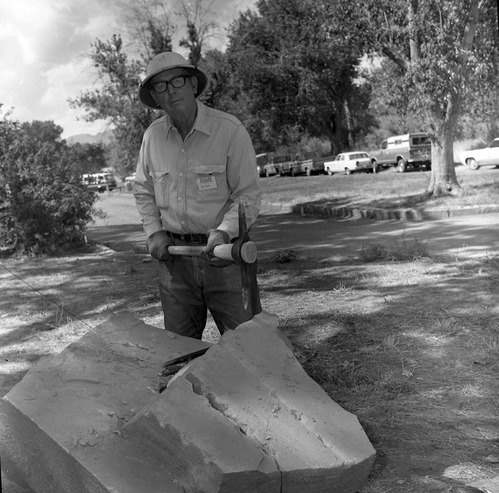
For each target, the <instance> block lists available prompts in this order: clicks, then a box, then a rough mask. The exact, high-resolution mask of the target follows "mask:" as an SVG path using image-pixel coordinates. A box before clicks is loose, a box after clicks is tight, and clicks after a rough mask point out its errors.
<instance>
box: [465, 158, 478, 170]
mask: <svg viewBox="0 0 499 493" xmlns="http://www.w3.org/2000/svg"><path fill="white" fill-rule="evenodd" d="M466 164H467V165H468V168H469V169H472V170H477V169H478V168H479V167H480V166H479V164H478V163H477V162H476V159H473V158H471V159H468V160H467V161H466Z"/></svg>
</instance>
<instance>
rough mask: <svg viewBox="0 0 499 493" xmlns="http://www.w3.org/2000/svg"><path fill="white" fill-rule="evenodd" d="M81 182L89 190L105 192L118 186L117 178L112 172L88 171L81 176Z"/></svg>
mask: <svg viewBox="0 0 499 493" xmlns="http://www.w3.org/2000/svg"><path fill="white" fill-rule="evenodd" d="M81 182H82V183H83V185H85V186H86V187H87V188H88V189H89V190H95V191H96V192H99V193H103V192H105V191H108V192H110V191H112V190H114V189H115V188H116V186H117V185H116V179H115V178H114V176H113V175H112V174H111V173H88V174H84V175H82V177H81Z"/></svg>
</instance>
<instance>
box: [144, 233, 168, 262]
mask: <svg viewBox="0 0 499 493" xmlns="http://www.w3.org/2000/svg"><path fill="white" fill-rule="evenodd" d="M172 244H173V243H172V241H171V239H170V237H169V236H168V233H167V232H166V231H164V230H161V231H156V233H153V234H152V235H151V236H149V237H148V238H147V241H146V246H147V250H148V251H149V253H150V254H151V257H154V258H155V259H156V260H171V259H172V256H171V255H170V254H169V253H168V247H169V246H170V245H172Z"/></svg>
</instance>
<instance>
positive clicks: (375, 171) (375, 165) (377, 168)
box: [372, 161, 379, 173]
mask: <svg viewBox="0 0 499 493" xmlns="http://www.w3.org/2000/svg"><path fill="white" fill-rule="evenodd" d="M372 165H373V168H372V170H373V173H377V172H378V171H379V167H378V163H377V162H376V161H374V162H373V163H372Z"/></svg>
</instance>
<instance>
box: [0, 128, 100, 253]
mask: <svg viewBox="0 0 499 493" xmlns="http://www.w3.org/2000/svg"><path fill="white" fill-rule="evenodd" d="M2 123H3V124H2V127H1V129H0V132H1V135H0V138H2V137H3V139H2V146H1V148H0V175H1V176H2V177H3V178H2V180H1V181H0V243H1V245H2V246H3V247H10V248H12V249H13V250H15V251H17V252H21V253H32V254H40V253H47V252H53V251H56V250H59V249H61V248H65V247H67V246H69V245H81V244H82V243H83V242H84V241H85V229H86V225H87V223H88V222H89V221H91V220H92V216H93V215H94V214H95V213H96V211H95V209H94V203H95V200H96V196H95V195H94V193H93V192H91V191H89V190H87V189H86V188H85V187H84V186H83V185H82V184H81V180H80V173H79V170H77V169H75V167H74V166H73V165H72V162H73V161H72V151H71V149H70V148H69V147H68V146H67V145H66V143H65V141H63V140H61V139H60V134H61V133H62V129H61V128H60V127H58V126H56V125H54V124H53V123H52V122H33V123H32V124H22V125H19V124H17V123H12V122H6V121H5V120H4V121H3V122H2ZM40 129H43V132H41V131H40ZM40 136H43V138H40Z"/></svg>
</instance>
